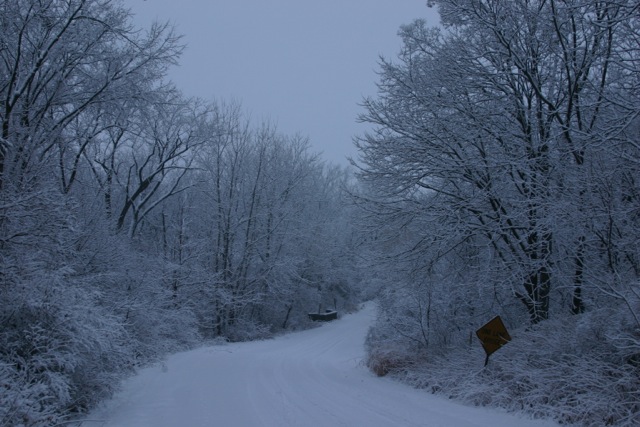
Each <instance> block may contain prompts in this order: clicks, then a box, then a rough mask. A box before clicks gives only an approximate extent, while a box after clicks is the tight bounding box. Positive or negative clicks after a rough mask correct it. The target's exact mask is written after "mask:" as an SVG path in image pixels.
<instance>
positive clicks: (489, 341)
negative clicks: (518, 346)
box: [476, 316, 511, 365]
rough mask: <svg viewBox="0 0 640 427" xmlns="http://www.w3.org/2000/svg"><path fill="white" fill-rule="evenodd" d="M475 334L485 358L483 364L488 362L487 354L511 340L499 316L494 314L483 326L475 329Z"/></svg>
mask: <svg viewBox="0 0 640 427" xmlns="http://www.w3.org/2000/svg"><path fill="white" fill-rule="evenodd" d="M476 335H477V336H478V338H479V339H480V342H481V343H482V348H484V351H485V353H487V359H486V361H485V365H486V364H487V363H488V362H489V356H490V355H491V354H493V353H494V352H495V351H496V350H498V349H499V348H500V347H502V346H503V345H505V344H506V343H508V342H509V341H511V336H510V335H509V332H507V328H506V327H505V326H504V323H502V319H501V318H500V316H496V317H494V318H493V319H491V320H490V321H489V322H487V323H486V324H485V325H484V326H482V327H481V328H480V329H478V330H477V331H476Z"/></svg>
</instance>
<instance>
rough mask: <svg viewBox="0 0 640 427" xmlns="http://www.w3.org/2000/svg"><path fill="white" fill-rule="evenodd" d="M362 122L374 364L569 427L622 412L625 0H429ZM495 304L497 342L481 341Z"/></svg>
mask: <svg viewBox="0 0 640 427" xmlns="http://www.w3.org/2000/svg"><path fill="white" fill-rule="evenodd" d="M431 3H432V6H434V5H435V6H437V7H438V9H439V12H440V15H441V19H442V26H441V27H439V28H429V27H427V26H426V25H425V23H424V22H422V21H416V22H414V23H413V24H410V25H406V26H404V27H402V29H401V31H400V35H401V37H402V39H403V42H404V46H403V48H402V50H401V51H400V53H399V55H398V57H397V59H396V60H392V61H387V60H383V61H382V62H381V64H380V81H379V95H378V96H377V97H375V98H370V99H367V100H366V101H365V105H364V106H365V112H364V114H363V115H362V119H363V120H364V121H365V122H368V123H371V124H374V125H375V126H376V129H375V131H373V132H371V133H369V134H368V135H366V136H364V137H362V138H360V139H359V141H358V142H357V144H358V146H359V148H360V151H361V161H360V162H359V163H358V166H359V167H360V171H359V178H360V181H361V183H362V189H361V191H360V193H359V195H358V200H359V203H360V204H361V205H362V207H363V208H364V209H365V213H366V223H365V225H366V226H367V227H368V228H367V230H369V236H370V238H369V243H370V248H371V251H372V253H373V254H376V253H377V260H378V261H377V265H378V266H380V270H381V271H380V275H381V277H384V279H383V280H384V283H383V286H382V297H381V313H380V317H379V321H378V324H377V326H376V327H375V328H374V329H373V331H372V332H371V334H370V336H369V340H368V345H369V351H370V360H369V363H370V365H371V366H372V368H374V369H375V370H376V371H378V372H380V373H386V372H393V373H395V374H397V375H403V376H404V377H405V378H407V379H409V380H410V381H413V382H414V383H415V384H417V385H419V386H422V387H426V388H429V389H430V390H433V391H436V392H442V393H446V395H447V396H456V397H458V398H461V399H464V400H466V401H468V402H472V403H474V404H483V405H484V404H491V405H498V406H503V407H506V408H509V409H515V410H521V409H524V410H526V411H529V412H531V413H533V414H535V415H536V416H553V417H556V418H558V419H559V420H561V421H563V422H569V423H571V422H575V423H578V424H580V425H609V424H617V425H637V424H638V423H640V406H639V404H638V402H640V395H639V394H638V389H639V388H638V386H639V384H640V383H639V378H640V377H639V374H640V371H639V370H640V320H639V319H640V285H639V278H640V251H639V249H640V246H639V245H638V242H640V215H639V213H640V3H639V2H638V1H632V0H628V1H583V0H570V1H555V0H539V1H525V0H518V1H489V0H463V1H457V0H456V1H453V0H441V1H440V0H438V1H433V2H431ZM498 314H499V315H501V316H502V318H503V319H504V320H505V322H506V324H507V327H508V328H509V329H510V330H511V332H512V333H511V335H512V336H513V337H514V340H513V341H512V342H511V343H509V344H508V345H506V346H505V347H504V349H502V350H500V351H499V352H498V353H497V354H496V355H494V356H492V363H490V364H489V366H488V367H487V368H486V369H484V370H481V368H482V363H483V361H484V355H483V354H482V350H481V349H480V345H479V343H478V342H476V338H475V335H474V333H473V332H474V331H475V330H476V329H478V328H479V327H480V326H481V325H482V324H484V323H485V322H486V321H488V320H490V319H491V318H492V317H493V316H495V315H498Z"/></svg>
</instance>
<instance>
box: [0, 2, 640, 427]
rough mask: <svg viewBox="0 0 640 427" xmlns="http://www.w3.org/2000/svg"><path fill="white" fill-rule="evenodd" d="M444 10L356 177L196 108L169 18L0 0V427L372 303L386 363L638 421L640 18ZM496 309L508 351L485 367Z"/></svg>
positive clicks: (524, 404) (400, 372)
mask: <svg viewBox="0 0 640 427" xmlns="http://www.w3.org/2000/svg"><path fill="white" fill-rule="evenodd" d="M429 3H430V4H431V6H433V7H437V8H438V10H439V12H440V15H441V19H442V22H441V26H440V27H434V28H429V27H427V26H426V25H425V23H424V22H423V21H420V20H417V21H415V22H413V23H410V24H407V25H406V26H403V27H402V28H401V29H400V32H399V34H400V37H401V38H402V41H403V48H402V50H401V51H400V52H399V54H398V56H397V58H393V59H381V61H380V66H379V67H380V69H379V72H380V74H379V75H380V79H379V82H378V87H379V92H378V94H377V96H375V97H371V98H367V99H365V100H364V101H363V106H362V107H363V108H362V111H363V113H362V115H361V120H362V121H363V122H367V123H369V124H370V125H372V129H373V130H372V131H370V132H369V133H367V134H365V135H360V136H358V137H356V139H355V144H356V146H357V147H358V148H359V153H360V154H359V157H358V158H356V159H353V161H352V163H353V165H352V170H347V169H344V168H340V167H337V166H332V165H329V164H326V163H324V162H322V161H321V159H320V158H319V157H318V155H317V154H315V153H313V152H312V151H311V149H310V145H309V142H308V141H307V139H306V138H305V137H304V136H301V135H284V134H282V133H281V132H279V131H278V129H277V128H276V127H275V126H274V125H273V124H272V123H268V122H259V123H256V122H255V121H253V120H251V119H250V118H249V116H248V114H246V113H245V111H244V110H243V107H242V106H241V105H238V104H236V103H231V102H225V101H223V100H216V101H212V100H203V99H193V98H187V97H185V96H184V95H183V94H182V93H181V92H180V90H179V89H178V88H176V87H175V86H174V85H173V84H172V83H171V81H170V80H169V79H168V78H167V70H168V69H169V68H170V67H172V66H175V65H176V64H178V61H179V58H180V54H181V52H182V50H183V48H184V46H183V45H182V42H181V38H180V36H179V35H178V34H176V33H175V32H174V30H173V28H172V27H171V26H170V25H168V24H164V23H157V24H154V25H153V26H151V27H150V28H144V29H140V28H136V27H134V26H133V25H132V20H131V16H130V14H129V12H128V10H127V9H126V7H125V5H124V4H123V3H122V2H120V1H118V0H0V23H1V24H0V121H1V122H2V129H1V132H2V134H1V136H0V425H7V426H12V425H21V426H48V425H61V424H63V423H66V422H68V421H69V420H70V419H73V417H74V416H75V415H77V414H78V413H83V412H85V411H87V410H88V409H90V408H91V407H93V406H94V405H95V404H96V403H97V402H99V401H100V400H102V399H104V398H105V397H107V396H109V395H110V394H111V393H112V392H113V391H114V390H115V388H116V387H117V385H118V384H119V382H120V381H121V380H122V379H123V378H124V377H126V376H127V375H130V374H131V373H132V372H134V370H135V369H136V368H138V367H141V366H145V365H148V364H150V363H153V362H154V361H157V360H159V359H160V358H161V357H163V356H164V355H166V354H168V353H170V352H175V351H178V350H181V349H186V348H191V347H194V346H197V345H201V344H203V343H210V342H216V341H222V340H225V341H227V340H228V341H245V340H254V339H262V338H267V337H270V336H273V335H274V334H276V333H279V332H281V331H286V330H294V329H302V328H307V327H309V326H310V321H309V320H308V319H307V313H308V312H310V311H313V310H317V309H318V307H319V306H320V307H323V308H334V307H337V308H338V309H339V310H343V311H345V310H347V311H348V310H351V309H353V308H354V307H355V306H356V303H357V302H359V301H362V300H364V299H367V298H371V297H373V296H375V297H377V300H378V306H379V316H378V321H377V323H376V325H375V326H374V328H372V329H371V331H370V332H369V336H368V339H367V351H368V352H369V358H368V361H367V363H368V365H369V366H370V367H371V369H372V370H373V371H375V372H377V373H379V374H380V375H385V374H390V375H393V376H395V377H397V378H400V379H402V380H404V381H408V382H410V383H412V384H414V385H416V386H418V387H421V388H424V389H426V391H428V392H434V393H442V394H444V395H446V396H448V397H453V398H456V399H459V400H461V401H464V402H467V403H471V404H475V405H490V406H498V407H502V408H506V409H509V410H514V411H526V412H529V413H531V414H534V415H535V416H540V417H552V418H556V419H558V420H560V421H562V422H566V423H577V424H580V425H594V426H595V425H606V424H609V425H637V423H640V391H639V390H640V284H639V278H640V246H639V244H638V243H639V242H640V2H638V1H637V0H617V1H611V0H602V1H594V0H565V1H560V0H514V1H508V2H507V1H497V0H440V1H437V0H433V1H430V2H429ZM329 125H330V124H327V126H329ZM352 171H355V173H352ZM354 175H355V176H354ZM498 314H499V315H501V316H502V318H503V319H504V321H505V324H506V326H507V327H508V328H509V331H510V334H511V336H512V337H513V340H512V341H511V342H510V343H509V344H508V345H506V346H505V347H504V348H503V349H501V350H499V351H498V352H497V353H496V354H495V355H493V356H492V357H491V362H490V363H489V365H488V366H487V367H486V368H484V369H483V368H482V363H483V361H484V355H483V354H482V349H481V348H480V346H479V344H478V342H477V341H476V339H475V337H474V336H473V332H474V331H475V330H476V329H477V328H478V327H479V326H481V325H482V324H483V323H484V322H486V321H487V320H489V319H491V318H492V317H493V316H495V315H498Z"/></svg>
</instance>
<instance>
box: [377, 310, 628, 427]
mask: <svg viewBox="0 0 640 427" xmlns="http://www.w3.org/2000/svg"><path fill="white" fill-rule="evenodd" d="M632 325H633V324H632V322H631V319H628V318H626V317H624V316H621V315H619V314H614V313H613V312H611V311H609V310H606V311H605V310H603V311H597V312H592V313H587V314H583V315H581V316H573V317H564V318H558V319H556V320H549V321H546V322H543V323H542V324H539V325H537V326H535V327H532V328H528V329H520V330H514V331H512V333H511V335H512V338H513V340H512V341H511V342H510V343H509V344H508V345H506V346H504V347H503V348H502V349H500V350H499V351H498V352H496V353H494V354H493V355H492V356H491V358H490V362H489V364H488V366H486V367H484V368H483V364H484V352H483V350H482V348H481V347H480V343H479V342H478V341H477V340H476V338H475V337H473V339H472V340H471V342H469V343H467V345H464V346H463V345H459V346H457V347H456V348H443V347H440V348H434V349H433V350H432V351H426V350H424V349H422V350H419V349H417V348H416V347H415V346H414V345H413V344H412V343H411V342H409V341H408V340H407V339H406V338H403V337H402V336H400V335H398V334H397V333H394V330H393V327H391V326H389V324H388V323H385V322H380V321H378V323H377V325H376V326H375V327H374V328H373V329H372V331H371V332H370V334H369V337H368V340H367V347H368V352H369V358H368V365H369V367H370V369H372V370H373V371H374V372H376V373H377V374H379V375H386V374H387V373H388V374H389V375H391V376H393V377H396V378H399V379H401V380H403V381H405V382H407V383H410V384H412V385H414V386H416V387H418V388H422V389H426V390H428V391H430V392H433V393H435V394H441V395H445V396H447V397H450V398H452V399H455V400H458V401H461V402H464V403H467V404H472V405H476V406H491V407H499V408H504V409H507V410H511V411H524V412H526V413H529V414H531V415H533V416H534V417H536V418H538V417H540V418H554V419H556V420H557V421H559V422H560V423H562V424H569V425H572V424H575V425H580V426H603V425H616V426H618V425H619V426H632V425H633V426H636V425H640V352H639V351H638V350H639V346H638V342H639V339H640V331H638V330H637V328H636V329H634V328H633V326H632ZM389 349H392V350H389Z"/></svg>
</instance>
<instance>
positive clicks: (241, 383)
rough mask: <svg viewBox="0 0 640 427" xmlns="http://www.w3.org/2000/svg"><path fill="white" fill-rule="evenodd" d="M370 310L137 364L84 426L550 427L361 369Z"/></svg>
mask: <svg viewBox="0 0 640 427" xmlns="http://www.w3.org/2000/svg"><path fill="white" fill-rule="evenodd" d="M374 316H375V307H374V306H373V305H366V306H365V307H364V309H362V310H361V311H360V312H358V313H355V314H351V315H347V316H344V317H343V318H342V319H340V320H338V321H335V322H331V323H327V324H325V325H323V326H321V327H319V328H316V329H312V330H308V331H303V332H298V333H292V334H289V335H286V336H282V337H279V338H277V339H273V340H267V341H258V342H248V343H237V344H229V345H223V346H214V347H206V348H201V349H198V350H193V351H188V352H184V353H179V354H175V355H173V356H171V357H169V358H168V359H167V361H166V362H165V363H163V364H162V365H159V366H154V367H151V368H147V369H145V370H142V371H141V372H140V373H139V374H138V375H137V376H135V377H133V378H131V379H129V380H128V381H126V382H125V383H124V385H123V388H122V390H121V392H120V393H118V394H117V395H116V396H115V397H114V398H113V399H112V400H110V401H108V402H105V403H104V404H103V405H101V407H100V408H98V409H97V410H95V411H94V412H93V413H92V414H91V415H90V416H88V417H87V419H86V420H85V421H83V422H82V423H81V426H82V427H92V426H99V427H116V426H117V427H133V426H136V427H142V426H154V427H162V426H167V427H169V426H171V427H173V426H191V427H194V426H215V425H220V426H247V427H252V426H297V427H303V426H331V427H335V426H349V427H358V426H363V427H364V426H367V427H374V426H449V427H456V426H478V427H479V426H488V425H491V426H493V427H500V426H504V427H513V426H532V427H533V426H552V425H555V424H553V423H551V422H543V421H533V420H529V419H525V418H518V417H516V416H514V415H509V414H504V413H500V412H496V411H495V410H490V409H486V408H472V407H465V406H461V405H459V404H456V403H454V402H452V401H449V400H446V399H443V398H442V397H438V396H433V395H430V394H428V393H426V392H424V391H421V390H416V389H413V388H410V387H408V386H405V385H403V384H400V383H398V382H395V381H393V380H391V379H388V378H378V377H376V376H374V375H373V374H372V373H371V372H369V371H368V370H367V368H366V367H365V366H364V365H363V363H362V360H363V358H364V346H363V344H364V338H365V335H366V332H367V330H368V328H369V326H370V324H371V323H372V321H373V319H374Z"/></svg>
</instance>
